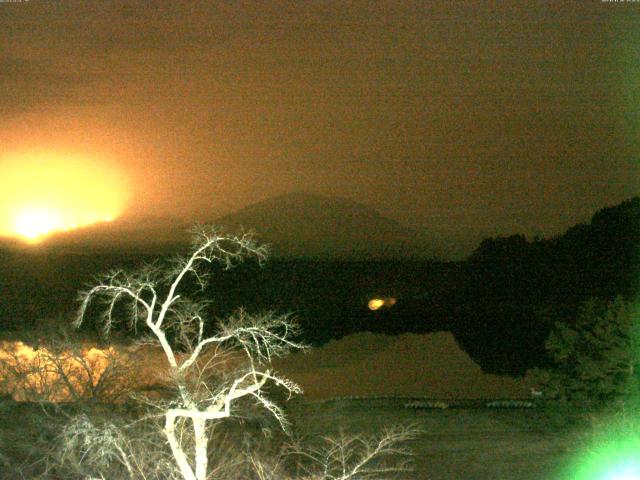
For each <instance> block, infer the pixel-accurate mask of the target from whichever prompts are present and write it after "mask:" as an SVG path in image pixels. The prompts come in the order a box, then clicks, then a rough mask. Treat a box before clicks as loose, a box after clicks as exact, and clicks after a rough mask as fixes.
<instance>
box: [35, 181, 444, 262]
mask: <svg viewBox="0 0 640 480" xmlns="http://www.w3.org/2000/svg"><path fill="white" fill-rule="evenodd" d="M194 223H195V222H194V221H189V220H185V219H178V218H170V217H140V218H134V217H123V218H120V219H117V220H114V221H113V222H105V223H97V224H94V225H90V226H87V227H82V228H78V229H76V230H72V231H67V232H57V233H55V234H52V235H51V236H50V237H48V238H47V239H46V240H45V241H44V242H43V246H45V247H46V248H48V249H51V250H60V251H95V250H100V251H110V250H118V251H124V250H127V251H133V252H136V251H141V252H146V253H156V252H163V251H175V250H177V249H180V248H183V247H184V246H185V245H187V244H188V243H189V241H190V236H189V233H188V231H189V230H190V229H191V227H192V226H193V224H194ZM202 223H210V224H213V225H215V226H219V227H223V228H225V229H226V230H227V231H237V230H238V229H241V228H242V229H245V230H251V231H253V232H255V233H256V235H257V237H258V239H259V240H260V241H262V242H265V243H268V244H270V246H271V247H272V256H273V257H274V258H319V259H356V260H361V259H390V258H431V257H432V256H433V255H432V253H431V250H430V249H429V248H428V246H427V245H426V243H424V242H419V241H417V240H416V238H417V237H418V235H417V233H416V232H414V231H412V230H411V229H409V228H407V227H404V226H403V225H401V224H400V223H398V222H396V221H395V220H392V219H390V218H387V217H385V216H383V215H382V214H380V213H379V212H378V211H376V210H375V209H373V208H371V207H368V206H366V205H363V204H361V203H358V202H354V201H352V200H347V199H344V198H340V197H326V196H321V195H314V194H309V193H301V192H296V193H288V194H284V195H279V196H276V197H271V198H268V199H266V200H263V201H260V202H257V203H254V204H251V205H249V206H247V207H244V208H242V209H240V210H238V211H236V212H234V213H231V214H228V215H225V216H223V217H220V218H218V219H216V220H213V221H209V220H205V221H203V222H202Z"/></svg>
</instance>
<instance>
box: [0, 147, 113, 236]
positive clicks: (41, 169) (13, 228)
mask: <svg viewBox="0 0 640 480" xmlns="http://www.w3.org/2000/svg"><path fill="white" fill-rule="evenodd" d="M125 200H126V192H125V191H124V188H123V185H122V181H121V179H119V178H118V176H117V174H115V172H114V171H113V168H112V167H111V168H110V167H108V166H106V165H104V164H103V163H101V162H98V161H95V162H91V161H88V160H84V159H81V158H78V157H77V156H73V155H67V154H60V153H55V154H53V153H37V154H36V153H29V154H13V155H11V156H10V157H7V158H4V157H3V158H2V159H0V235H1V236H11V237H18V238H22V239H24V240H26V241H28V242H29V243H36V242H38V241H40V240H42V239H44V238H45V237H46V236H47V235H48V234H50V233H53V232H57V231H65V230H72V229H74V228H78V227H82V226H86V225H90V224H93V223H97V222H104V221H111V220H113V219H114V218H116V217H117V216H118V215H119V214H120V213H121V212H122V211H123V209H124V206H125Z"/></svg>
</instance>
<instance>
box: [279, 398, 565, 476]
mask: <svg viewBox="0 0 640 480" xmlns="http://www.w3.org/2000/svg"><path fill="white" fill-rule="evenodd" d="M292 410H293V412H295V415H294V416H295V417H296V418H295V419H296V420H298V421H299V422H300V423H302V424H304V425H305V426H306V427H307V428H308V429H309V432H312V431H317V432H319V433H320V432H324V433H329V434H337V433H339V432H340V430H344V431H345V433H362V434H375V433H376V432H378V431H380V430H381V429H382V428H383V427H384V426H385V425H392V424H397V423H415V424H417V425H419V426H420V427H421V428H422V430H423V431H424V434H423V435H422V436H421V437H420V439H419V440H417V441H415V442H414V443H413V448H414V451H415V471H414V472H413V473H411V474H408V475H406V476H405V477H403V478H406V479H412V480H413V479H420V480H427V479H429V480H556V479H557V480H569V479H566V477H565V476H564V475H563V474H562V473H561V472H562V471H563V470H565V469H566V466H567V465H568V463H569V462H570V461H571V459H572V458H573V456H574V454H575V451H576V445H577V444H576V433H571V432H569V431H566V430H561V429H558V428H552V427H551V426H550V423H549V419H548V418H547V417H546V415H545V414H544V413H543V412H541V411H540V410H535V409H487V408H483V409H479V408H451V409H444V410H443V409H410V408H404V402H400V401H390V400H384V401H379V400H376V401H362V400H351V401H335V402H324V403H315V404H313V403H308V404H301V405H298V406H296V408H295V409H292Z"/></svg>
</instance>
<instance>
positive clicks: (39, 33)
mask: <svg viewBox="0 0 640 480" xmlns="http://www.w3.org/2000/svg"><path fill="white" fill-rule="evenodd" d="M639 134H640V3H638V2H630V1H629V2H606V1H600V0H582V1H577V2H573V1H526V2H525V1H501V2H498V1H495V2H494V1H462V0H456V1H447V2H441V1H418V2H409V1H397V0H394V1H388V2H359V1H339V2H331V1H313V2H312V1H299V2H280V1H278V2H276V1H264V2H257V1H256V2H249V1H246V2H234V3H233V4H231V3H229V4H227V3H226V2H206V1H200V2H196V1H193V2H190V1H183V0H173V1H161V2H160V1H158V2H153V1H152V2H135V1H126V2H112V1H103V0H100V1H91V2H85V1H82V2H80V1H60V0H44V1H38V0H31V1H22V2H20V1H14V2H8V1H7V0H0V168H1V169H3V172H6V171H7V169H8V168H10V169H13V170H15V168H17V167H16V166H18V168H19V166H20V165H21V164H22V162H24V161H25V159H33V158H36V161H37V162H40V161H43V162H46V161H47V160H46V158H56V159H57V161H58V162H59V164H65V163H66V162H67V159H74V160H73V162H76V161H85V162H88V164H89V165H93V166H94V167H95V168H96V171H99V170H98V164H99V165H100V168H101V169H102V170H100V171H105V170H108V171H109V172H110V175H115V176H118V180H117V181H116V180H114V182H116V183H118V182H119V185H120V186H119V187H118V188H120V189H121V190H122V192H124V193H122V192H121V193H122V195H121V197H122V198H121V199H120V200H119V201H122V202H123V205H124V206H123V207H122V209H123V211H124V212H125V213H127V214H131V215H148V214H153V215H177V216H182V217H185V218H191V217H199V218H203V217H206V218H212V217H213V218H215V217H218V216H221V215H224V214H228V213H230V212H232V211H234V210H236V209H239V208H242V207H244V206H246V205H249V204H251V203H253V202H257V201H260V200H264V199H266V198H268V197H271V196H274V195H279V194H283V193H287V192H294V191H295V192H299V191H303V192H309V193H315V194H321V195H326V196H340V197H344V198H347V199H351V200H355V201H359V202H362V203H364V204H367V205H370V206H372V207H373V208H375V209H377V210H378V211H380V212H381V213H382V214H384V215H386V216H388V217H390V218H392V219H395V220H397V221H399V222H401V223H403V224H405V225H407V226H411V227H415V228H417V229H420V230H422V231H428V232H430V233H432V234H434V235H440V236H442V237H445V238H446V237H450V238H451V239H461V238H465V237H466V238H470V237H474V238H476V237H482V236H488V235H495V234H498V233H501V234H511V233H524V234H526V235H530V236H533V235H543V236H549V235H553V234H557V233H561V232H562V231H564V230H565V229H566V228H568V227H570V226H571V225H574V224H576V223H578V222H583V221H587V220H588V219H589V217H590V216H591V215H592V214H593V213H594V212H595V211H596V210H597V209H599V208H602V207H604V206H607V205H613V204H616V203H619V202H621V201H622V200H625V199H627V198H629V197H631V196H633V195H636V194H637V193H638V186H639V185H640V183H639V182H638V178H639V177H638V174H639V173H640V164H639V162H638V160H639V157H640V156H639V153H640V141H639V140H640V135H639ZM43 159H45V160H43ZM78 159H81V160H78ZM30 161H33V160H30ZM68 161H69V162H71V163H73V162H72V160H68ZM60 162H61V163H60ZM71 163H69V164H71ZM43 168H44V167H43ZM70 168H71V167H70ZM73 168H75V167H73ZM5 178H8V177H7V176H6V175H5ZM5 181H6V180H5ZM5 187H6V185H5ZM105 188H106V187H105ZM3 202H4V203H11V202H12V199H11V198H6V197H5V198H4V199H3Z"/></svg>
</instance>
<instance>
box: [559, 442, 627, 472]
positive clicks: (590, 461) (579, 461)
mask: <svg viewBox="0 0 640 480" xmlns="http://www.w3.org/2000/svg"><path fill="white" fill-rule="evenodd" d="M559 480H640V437H638V436H635V435H630V436H627V437H623V438H619V439H615V438H613V439H611V440H609V441H606V442H604V443H602V444H600V445H594V446H593V447H591V448H589V449H588V450H587V451H585V452H584V453H582V454H581V455H579V456H578V457H577V458H576V461H574V462H573V465H572V466H571V468H570V469H568V470H567V471H566V472H565V473H564V475H562V476H561V477H560V479H559Z"/></svg>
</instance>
